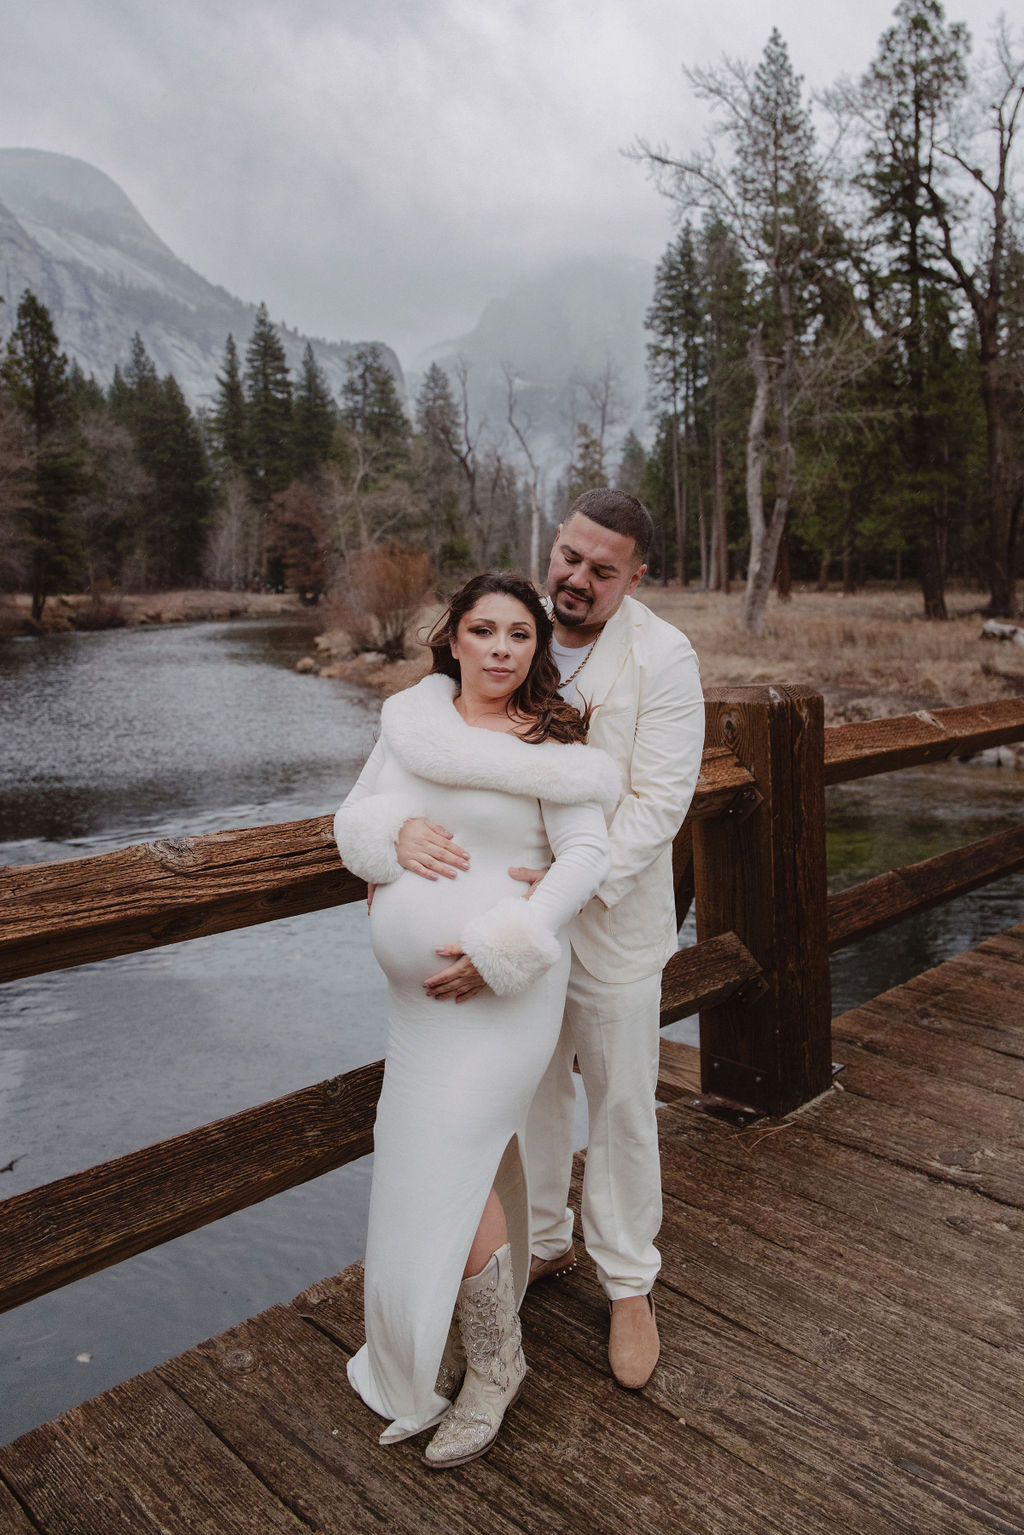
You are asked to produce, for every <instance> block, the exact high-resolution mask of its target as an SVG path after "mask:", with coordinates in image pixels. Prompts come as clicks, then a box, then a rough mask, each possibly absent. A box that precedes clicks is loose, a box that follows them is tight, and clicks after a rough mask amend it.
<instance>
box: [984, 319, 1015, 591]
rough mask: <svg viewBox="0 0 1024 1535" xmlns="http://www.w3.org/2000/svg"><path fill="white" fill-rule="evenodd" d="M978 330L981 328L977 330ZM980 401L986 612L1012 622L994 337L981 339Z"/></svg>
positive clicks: (1010, 541)
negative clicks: (984, 480) (985, 498)
mask: <svg viewBox="0 0 1024 1535" xmlns="http://www.w3.org/2000/svg"><path fill="white" fill-rule="evenodd" d="M979 329H980V327H979ZM980 341H981V347H980V351H981V358H980V362H981V398H982V404H983V405H984V408H985V436H986V440H987V445H988V585H989V604H988V608H987V612H989V613H990V614H992V616H993V617H994V618H1013V617H1014V614H1015V597H1016V592H1015V590H1014V588H1015V586H1016V582H1015V580H1014V568H1013V555H1014V547H1013V546H1014V542H1015V538H1014V534H1015V532H1016V528H1015V518H1014V516H1013V511H1012V500H1013V498H1012V496H1011V495H1010V486H1009V476H1008V474H1007V464H1006V424H1005V415H1004V405H1005V401H1004V399H1003V390H1002V388H1001V387H1000V370H1001V367H1002V366H1003V364H1002V362H1001V359H1000V357H999V338H998V335H997V334H993V335H991V336H989V337H986V336H985V335H984V334H982V335H981V337H980Z"/></svg>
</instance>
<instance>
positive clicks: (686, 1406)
mask: <svg viewBox="0 0 1024 1535" xmlns="http://www.w3.org/2000/svg"><path fill="white" fill-rule="evenodd" d="M656 1295H657V1305H658V1316H659V1322H660V1331H661V1339H662V1352H661V1360H660V1362H659V1364H658V1367H657V1369H656V1370H655V1372H654V1375H653V1377H652V1378H651V1381H650V1383H649V1385H648V1386H647V1387H646V1388H645V1390H644V1397H645V1399H646V1400H648V1401H653V1402H655V1403H657V1405H658V1406H660V1407H662V1408H663V1409H664V1410H665V1412H666V1413H668V1414H670V1415H671V1417H672V1418H673V1419H675V1420H677V1421H679V1422H681V1423H685V1424H686V1425H687V1426H688V1427H691V1428H694V1429H696V1430H698V1431H699V1432H700V1433H701V1434H704V1435H706V1436H707V1437H708V1438H709V1439H711V1440H713V1441H714V1442H715V1443H717V1444H720V1445H721V1446H722V1447H723V1448H724V1449H726V1450H728V1451H729V1452H730V1453H731V1454H733V1455H735V1456H736V1457H737V1458H738V1459H740V1460H742V1461H745V1462H747V1463H748V1464H749V1465H751V1466H754V1467H756V1468H757V1469H759V1470H761V1471H763V1472H764V1473H765V1474H766V1476H767V1477H770V1478H771V1479H772V1481H774V1482H776V1483H777V1484H779V1493H778V1494H776V1498H777V1499H778V1498H780V1497H781V1499H783V1500H785V1499H786V1498H787V1497H788V1496H792V1492H797V1493H798V1494H802V1495H804V1496H805V1497H806V1498H812V1499H814V1498H816V1499H818V1500H820V1503H821V1506H822V1508H823V1509H824V1510H825V1511H826V1515H827V1517H828V1518H830V1519H831V1520H832V1521H833V1528H834V1529H835V1530H837V1531H839V1530H842V1531H843V1532H844V1535H845V1532H849V1535H854V1532H856V1535H867V1532H870V1535H893V1532H894V1531H896V1530H901V1531H902V1530H906V1531H911V1530H912V1531H914V1535H951V1532H952V1531H953V1530H954V1529H955V1530H956V1531H957V1532H958V1535H975V1532H976V1531H981V1530H984V1531H986V1532H989V1535H991V1531H992V1530H993V1529H995V1530H999V1529H1004V1530H1008V1529H1012V1528H1013V1526H1012V1524H1008V1523H1006V1522H1005V1521H1006V1518H1007V1513H1008V1512H1012V1511H1014V1510H1016V1509H1017V1508H1018V1507H1019V1506H1021V1505H1020V1503H1019V1501H1017V1500H1018V1499H1019V1498H1022V1497H1024V1478H1022V1477H1021V1476H1020V1475H1019V1472H1018V1471H1017V1470H1016V1468H1015V1469H1014V1470H1012V1471H1011V1472H1010V1473H1009V1478H1008V1479H1007V1477H1006V1476H1005V1474H1004V1466H1003V1465H1001V1464H1000V1462H999V1461H998V1460H996V1459H992V1458H989V1457H987V1456H984V1455H981V1454H980V1453H979V1454H975V1453H972V1452H970V1451H968V1449H967V1447H965V1446H962V1445H959V1444H957V1443H956V1442H955V1441H954V1440H952V1439H950V1438H948V1437H947V1436H946V1435H944V1434H943V1433H942V1431H941V1426H940V1425H933V1424H930V1423H926V1422H922V1421H921V1420H920V1419H919V1418H918V1417H917V1416H916V1413H915V1407H914V1403H913V1402H912V1401H911V1402H908V1403H907V1404H905V1406H903V1407H899V1408H897V1407H890V1406H887V1404H885V1403H884V1402H881V1401H879V1399H878V1398H877V1396H873V1395H870V1394H867V1393H865V1392H862V1391H859V1390H857V1388H855V1387H854V1386H852V1385H851V1383H850V1382H849V1381H847V1380H843V1379H840V1378H837V1377H835V1376H833V1375H832V1373H831V1372H830V1371H829V1369H828V1368H827V1366H825V1367H821V1366H819V1365H817V1364H813V1363H807V1362H806V1361H804V1360H801V1359H799V1358H798V1357H796V1356H795V1355H794V1354H793V1353H791V1352H789V1351H787V1350H785V1349H782V1348H780V1347H778V1346H777V1345H776V1344H772V1343H770V1342H768V1341H766V1340H765V1339H763V1338H761V1337H759V1336H758V1335H756V1334H754V1333H752V1332H750V1331H749V1330H748V1329H745V1328H743V1327H740V1326H738V1325H737V1324H735V1323H733V1322H730V1320H729V1319H728V1318H727V1317H723V1316H720V1315H718V1314H717V1313H716V1312H715V1311H713V1310H710V1309H707V1308H705V1307H704V1306H702V1305H701V1304H700V1302H699V1301H695V1300H691V1299H690V1298H689V1297H688V1296H687V1295H685V1294H681V1293H679V1291H678V1290H677V1288H676V1286H675V1280H674V1273H673V1271H672V1270H670V1269H667V1268H666V1269H663V1270H662V1275H661V1278H660V1280H659V1283H658V1285H657V1289H656ZM524 1317H525V1325H524V1332H525V1336H526V1339H527V1343H528V1345H529V1346H531V1347H533V1346H534V1342H533V1340H534V1338H540V1339H541V1340H542V1342H543V1343H544V1344H545V1345H546V1347H547V1348H548V1349H555V1350H557V1349H568V1350H571V1351H572V1352H573V1353H574V1354H578V1355H579V1356H580V1357H581V1358H582V1359H583V1360H584V1361H585V1362H586V1363H588V1364H590V1365H591V1366H592V1367H593V1368H594V1369H597V1370H600V1369H601V1368H602V1364H603V1353H604V1340H605V1335H606V1332H607V1319H606V1312H605V1309H604V1306H603V1302H602V1297H601V1292H600V1291H599V1289H598V1288H597V1285H596V1284H595V1282H594V1281H593V1279H592V1278H591V1275H590V1265H589V1261H588V1260H587V1259H583V1260H582V1262H581V1264H580V1265H579V1267H578V1269H577V1271H576V1272H575V1273H574V1274H573V1275H571V1276H569V1277H567V1278H566V1279H565V1280H564V1281H560V1282H559V1284H558V1285H546V1286H538V1287H536V1289H534V1290H531V1291H530V1294H529V1297H528V1299H527V1302H526V1306H525V1308H524ZM773 1513H774V1510H773V1508H772V1507H771V1505H770V1504H769V1505H767V1506H765V1507H764V1509H763V1519H764V1524H763V1530H764V1531H769V1530H770V1531H772V1532H774V1530H775V1524H774V1523H773ZM958 1515H962V1517H963V1523H962V1524H961V1523H952V1522H950V1521H951V1519H953V1520H955V1519H956V1518H957V1517H958ZM975 1519H977V1523H975ZM997 1519H1000V1520H1002V1521H1004V1522H1003V1523H999V1522H996V1520H997Z"/></svg>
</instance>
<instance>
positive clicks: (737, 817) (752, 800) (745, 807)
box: [725, 784, 764, 824]
mask: <svg viewBox="0 0 1024 1535" xmlns="http://www.w3.org/2000/svg"><path fill="white" fill-rule="evenodd" d="M763 804H764V795H763V794H762V793H761V791H760V789H759V788H758V787H757V785H756V784H748V785H747V787H746V788H745V789H741V790H740V792H739V793H738V794H737V796H736V798H735V799H734V800H733V802H732V804H731V805H730V806H729V808H728V810H726V811H725V814H726V815H727V816H728V817H729V818H730V820H733V821H735V822H736V823H737V824H739V823H740V822H742V821H745V820H746V819H747V817H748V816H752V815H753V814H754V811H755V810H756V809H757V807H758V805H763Z"/></svg>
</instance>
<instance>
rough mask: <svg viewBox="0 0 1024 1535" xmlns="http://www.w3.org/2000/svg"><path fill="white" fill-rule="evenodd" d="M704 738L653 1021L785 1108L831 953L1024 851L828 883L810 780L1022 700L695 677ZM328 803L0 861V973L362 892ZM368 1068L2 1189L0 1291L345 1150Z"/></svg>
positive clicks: (876, 764) (329, 1165)
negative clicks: (187, 832)
mask: <svg viewBox="0 0 1024 1535" xmlns="http://www.w3.org/2000/svg"><path fill="white" fill-rule="evenodd" d="M706 700H707V716H708V746H707V748H706V750H705V754H704V762H703V767H702V771H701V777H700V782H699V784H698V787H697V791H696V794H695V795H694V800H693V805H692V807H691V810H690V813H689V815H688V816H687V819H686V822H685V824H684V826H683V829H682V831H681V832H680V834H679V837H678V838H677V841H676V846H675V859H674V863H675V874H676V907H677V915H678V916H679V919H680V922H681V921H682V917H683V915H685V911H686V909H687V908H688V906H689V903H690V899H691V897H692V896H694V895H695V897H696V902H697V934H698V941H697V943H696V944H695V945H694V946H693V947H692V948H689V949H685V950H681V951H680V952H679V953H678V954H676V955H674V956H673V958H672V959H671V960H670V961H669V963H668V965H667V966H666V967H665V971H664V974H663V980H662V1014H661V1015H662V1023H663V1024H665V1023H669V1022H671V1021H673V1020H675V1019H677V1018H681V1017H685V1016H687V1015H689V1014H691V1013H694V1012H699V1013H700V1017H701V1031H700V1032H701V1082H702V1091H703V1093H704V1095H705V1098H706V1099H707V1100H708V1101H709V1102H733V1103H736V1104H738V1105H742V1106H744V1107H745V1108H746V1109H747V1110H749V1111H756V1112H759V1113H766V1114H771V1115H778V1114H783V1113H786V1112H788V1111H789V1110H791V1109H792V1108H795V1107H796V1106H798V1105H799V1104H801V1103H803V1102H806V1101H807V1100H809V1099H810V1098H812V1097H815V1096H816V1095H817V1094H818V1093H820V1092H822V1091H824V1089H825V1088H826V1087H827V1086H828V1084H829V1081H830V1079H831V1070H832V1066H831V1048H830V1013H831V1008H830V996H829V979H828V955H829V952H830V951H834V950H835V949H838V948H842V947H844V946H846V945H848V944H851V943H856V942H857V941H858V940H859V939H861V938H864V937H867V936H868V935H869V934H871V933H875V932H879V931H881V930H882V929H883V928H885V927H888V926H890V925H891V924H892V923H894V922H896V921H899V920H900V919H901V918H902V917H904V916H907V915H909V914H910V913H912V912H916V911H921V910H924V909H926V908H927V907H929V906H933V905H936V904H938V903H940V902H942V901H946V900H949V899H952V898H953V897H954V896H956V895H960V894H963V893H965V892H966V891H968V890H973V889H976V888H977V887H978V886H979V885H982V884H985V883H987V882H988V881H990V880H993V879H998V878H1000V877H1002V876H1004V875H1006V874H1010V873H1012V872H1014V871H1015V870H1017V869H1020V868H1024V826H1022V827H1018V828H1015V829H1013V830H1011V831H1008V832H1004V833H1001V834H1000V835H998V836H995V837H988V838H986V839H985V840H984V841H982V842H977V843H974V844H972V845H971V846H968V847H964V848H958V849H956V850H954V851H952V852H949V853H944V854H942V855H940V856H939V857H937V858H931V859H928V860H926V861H924V862H922V863H919V864H914V865H912V866H911V867H909V868H905V869H899V870H895V871H893V872H891V873H888V874H884V875H880V876H879V877H878V878H877V879H873V880H868V881H867V882H866V883H864V884H862V885H858V886H856V887H854V888H853V889H851V890H846V891H842V892H840V893H838V894H836V895H833V896H831V897H829V896H828V895H827V891H826V884H825V794H824V791H825V786H826V785H827V784H836V783H842V782H845V781H847V780H850V779H855V778H862V777H866V776H868V775H872V774H878V773H887V772H892V771H894V770H895V769H897V768H903V767H911V766H915V765H919V764H922V763H928V762H936V761H940V760H942V759H944V758H950V757H955V756H961V757H966V756H970V755H972V754H973V753H975V752H977V751H980V750H982V749H984V748H985V747H989V746H996V745H1002V744H1005V743H1009V742H1014V741H1018V740H1021V739H1024V698H1017V699H1009V700H1004V701H1001V702H999V703H993V704H984V705H979V706H977V707H974V708H968V709H944V710H938V711H936V712H935V713H934V714H928V713H924V712H922V713H919V714H915V715H904V716H900V717H898V718H896V719H889V720H876V721H871V722H868V723H867V724H863V725H843V726H837V727H833V728H831V729H827V730H826V729H825V728H824V725H823V708H822V700H821V697H820V695H817V694H814V693H811V692H808V691H802V690H799V689H791V688H785V687H778V688H770V687H752V688H732V689H728V690H713V691H711V692H709V693H708V694H707V695H706ZM364 894H365V886H364V885H363V882H362V881H361V880H359V879H357V878H355V876H353V875H352V874H350V873H349V872H348V871H347V870H345V869H344V868H343V867H342V865H341V864H340V862H339V860H338V856H337V852H336V849H335V847H334V842H333V839H332V837H331V830H330V820H329V818H327V817H321V818H314V819H311V820H305V821H294V822H290V823H286V824H284V825H278V826H265V827H257V828H254V829H250V830H244V831H226V832H216V833H214V834H212V835H210V836H203V837H194V838H182V839H175V840H173V841H163V842H154V843H148V844H144V845H140V846H137V847H130V848H126V849H123V850H120V851H117V852H113V853H106V854H102V855H100V856H98V857H95V858H85V859H79V860H74V861H69V862H65V863H58V864H46V865H33V866H27V867H19V868H7V869H2V870H0V913H2V914H3V926H2V932H0V980H13V979H15V978H18V977H22V976H30V975H37V974H40V973H42V972H45V971H49V970H58V969H62V968H66V967H69V966H72V965H79V964H84V963H87V962H90V961H94V960H99V959H106V958H110V957H112V956H114V955H118V954H129V953H135V952H138V951H139V950H142V949H149V948H156V947H159V946H160V945H163V944H169V943H177V942H180V941H181V940H182V939H189V938H198V937H202V936H204V935H206V934H209V933H217V932H225V931H227V930H229V929H232V928H238V927H246V926H251V925H253V924H256V923H260V922H270V921H274V920H276V919H277V918H278V917H286V916H295V915H298V914H301V913H304V912H310V911H316V910H319V909H321V908H323V907H327V906H336V905H342V904H344V903H346V902H349V901H355V900H359V899H361V898H362V897H363V895H364ZM381 1072H382V1063H381V1062H379V1061H377V1062H374V1063H373V1064H371V1065H368V1066H363V1067H360V1068H359V1069H358V1070H356V1071H353V1072H348V1073H346V1074H345V1075H344V1076H341V1077H337V1078H334V1079H332V1080H331V1081H328V1082H322V1083H319V1084H317V1085H315V1086H312V1087H307V1088H304V1089H302V1090H301V1091H299V1092H295V1093H290V1094H288V1095H287V1096H285V1097H283V1098H278V1099H276V1100H274V1101H273V1102H271V1103H265V1104H262V1105H260V1106H258V1107H256V1108H252V1109H247V1110H245V1111H243V1112H242V1113H239V1114H235V1115H232V1116H231V1117H230V1118H228V1119H223V1120H219V1121H217V1122H216V1123H214V1124H211V1125H205V1126H203V1127H201V1128H200V1129H197V1130H193V1131H190V1132H188V1133H187V1134H184V1135H180V1136H176V1137H175V1138H174V1139H172V1140H167V1141H162V1142H160V1143H158V1144H157V1145H154V1146H150V1147H147V1148H145V1149H143V1150H141V1151H137V1152H133V1153H131V1154H130V1155H128V1156H124V1157H120V1158H118V1159H117V1160H115V1161H112V1162H107V1163H104V1164H102V1165H101V1166H98V1167H93V1168H89V1169H88V1170H86V1171H85V1172H82V1173H75V1174H73V1175H71V1176H70V1177H67V1178H62V1179H59V1180H58V1181H56V1182H54V1183H50V1184H47V1185H45V1186H43V1187H41V1188H37V1189H31V1190H29V1191H27V1192H26V1193H23V1194H19V1195H16V1196H14V1197H13V1198H12V1199H8V1200H7V1201H6V1202H4V1203H3V1204H2V1205H0V1310H6V1309H9V1308H10V1307H12V1306H17V1305H20V1304H22V1303H23V1302H25V1301H28V1300H31V1299H33V1298H34V1297H36V1296H39V1295H42V1294H45V1293H46V1292H48V1291H50V1290H53V1289H57V1288H59V1287H60V1286H62V1285H65V1284H68V1283H70V1282H71V1281H72V1280H74V1279H79V1278H82V1277H84V1276H85V1275H87V1274H91V1273H95V1272H96V1271H97V1270H99V1269H101V1268H104V1267H106V1266H108V1265H109V1264H112V1263H117V1262H120V1261H121V1260H122V1259H124V1258H128V1257H131V1256H133V1255H134V1254H136V1253H140V1252H143V1251H146V1250H147V1249H149V1248H151V1247H155V1246H157V1245H159V1244H160V1243H162V1242H166V1241H169V1240H170V1239H171V1238H173V1237H176V1236H180V1235H183V1234H184V1233H185V1232H188V1231H193V1230H195V1229H197V1228H198V1227H200V1226H203V1225H206V1224H207V1223H208V1222H210V1221H214V1220H218V1219H219V1218H220V1217H221V1216H224V1215H228V1214H230V1213H232V1212H234V1211H236V1210H241V1209H244V1208H245V1207H246V1206H248V1205H251V1204H256V1203H258V1202H259V1201H261V1200H263V1199H267V1198H269V1197H270V1196H271V1195H273V1194H277V1193H281V1192H282V1191H283V1190H285V1189H288V1188H292V1187H295V1186H296V1185H297V1184H300V1183H304V1182H306V1181H308V1180H309V1179H311V1178H315V1177H318V1176H319V1175H320V1174H321V1173H324V1172H328V1171H330V1170H331V1169H333V1168H336V1167H340V1166H342V1165H344V1164H345V1163H346V1162H350V1161H352V1160H354V1159H355V1158H357V1157H361V1156H364V1155H365V1154H366V1153H367V1152H369V1151H370V1150H371V1147H372V1125H373V1114H374V1108H375V1105H376V1100H377V1095H378V1092H379V1090H380V1080H381Z"/></svg>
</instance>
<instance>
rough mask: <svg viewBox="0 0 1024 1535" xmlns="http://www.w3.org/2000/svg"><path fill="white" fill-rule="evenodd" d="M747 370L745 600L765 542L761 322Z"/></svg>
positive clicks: (764, 365) (764, 395)
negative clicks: (750, 391) (750, 387)
mask: <svg viewBox="0 0 1024 1535" xmlns="http://www.w3.org/2000/svg"><path fill="white" fill-rule="evenodd" d="M747 355H748V357H749V359H750V371H751V373H752V374H753V375H754V402H753V404H752V405H751V407H750V420H749V422H748V423H747V522H748V524H749V526H750V563H749V565H748V566H747V601H748V603H749V601H750V592H751V589H752V586H753V583H754V580H755V578H756V575H757V571H758V569H759V568H760V564H761V547H762V545H763V543H764V454H765V441H764V431H765V422H766V421H767V419H768V363H767V360H766V358H765V355H764V338H763V336H762V333H761V327H760V325H759V326H758V327H757V329H756V330H755V331H754V333H753V335H752V336H751V338H750V343H749V345H748V348H747Z"/></svg>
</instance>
